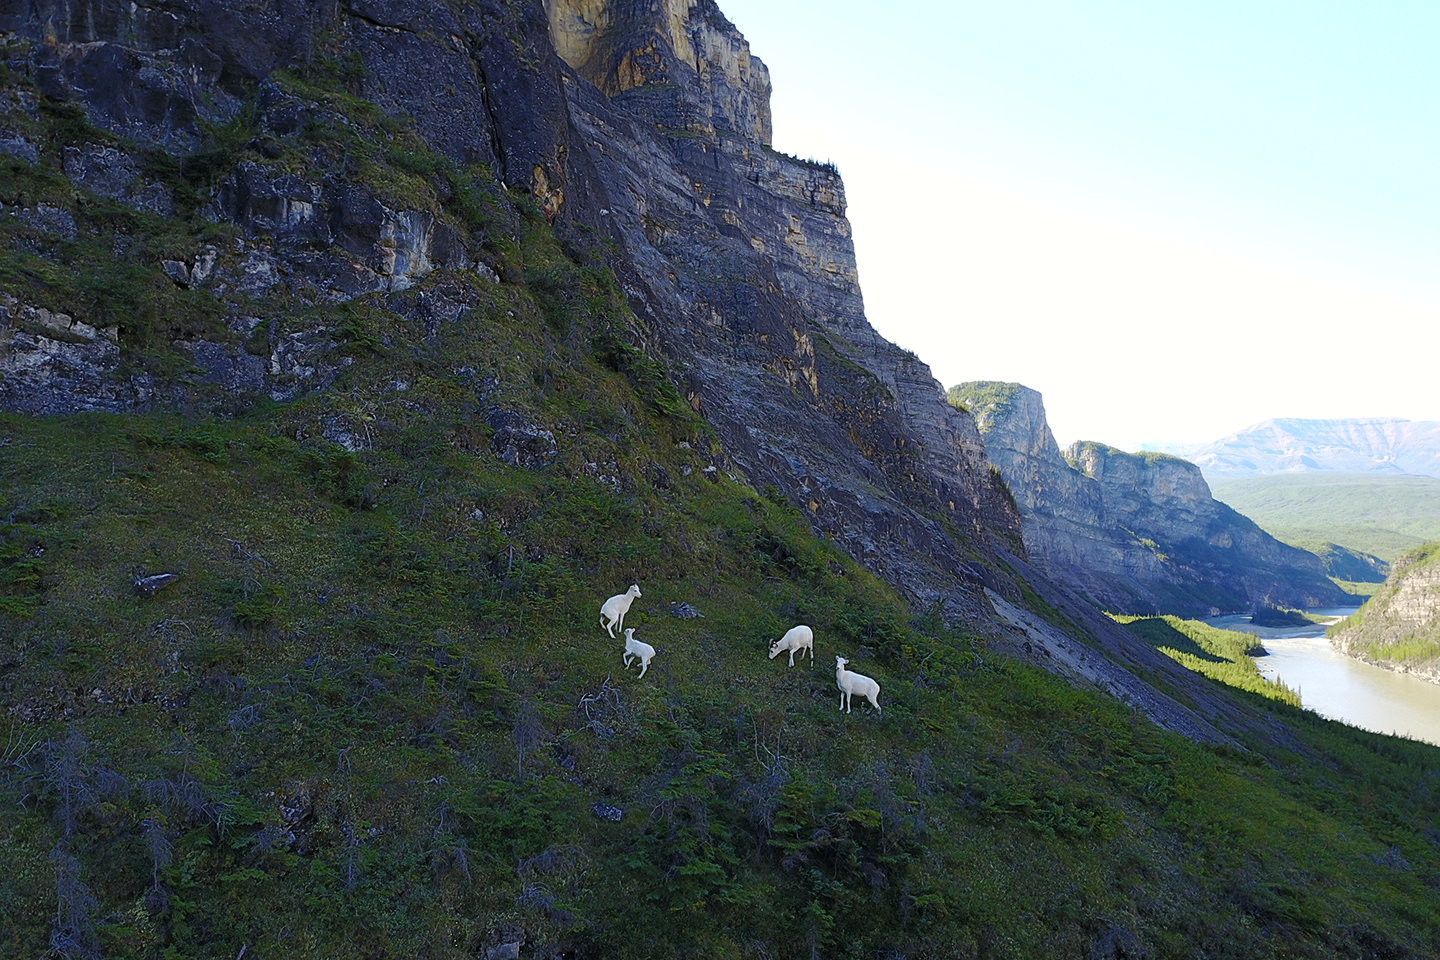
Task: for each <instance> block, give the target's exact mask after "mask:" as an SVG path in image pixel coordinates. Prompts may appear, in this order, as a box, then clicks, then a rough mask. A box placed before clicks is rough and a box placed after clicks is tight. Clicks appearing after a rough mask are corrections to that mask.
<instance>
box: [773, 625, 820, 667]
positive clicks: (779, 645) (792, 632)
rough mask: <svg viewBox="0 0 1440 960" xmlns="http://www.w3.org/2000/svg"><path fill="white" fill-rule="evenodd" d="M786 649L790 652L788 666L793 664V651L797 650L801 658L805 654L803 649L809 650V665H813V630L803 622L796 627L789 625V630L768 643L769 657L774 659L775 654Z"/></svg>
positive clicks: (777, 654)
mask: <svg viewBox="0 0 1440 960" xmlns="http://www.w3.org/2000/svg"><path fill="white" fill-rule="evenodd" d="M787 650H788V651H789V652H790V666H792V667H793V666H795V651H796V650H799V651H800V656H801V658H802V659H803V658H804V656H805V651H806V650H809V651H810V665H811V666H812V667H813V666H814V665H815V633H814V631H812V630H811V629H810V628H809V627H807V626H805V625H804V624H801V625H800V626H798V627H791V628H790V629H789V630H786V631H785V636H783V637H781V638H780V639H779V640H776V641H774V642H773V643H771V644H770V659H771V660H774V659H775V658H776V657H777V656H779V655H780V654H782V653H785V652H786V651H787Z"/></svg>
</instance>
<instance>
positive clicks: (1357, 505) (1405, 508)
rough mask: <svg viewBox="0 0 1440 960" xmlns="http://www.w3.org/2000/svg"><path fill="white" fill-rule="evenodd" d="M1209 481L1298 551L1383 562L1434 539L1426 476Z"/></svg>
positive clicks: (1436, 527)
mask: <svg viewBox="0 0 1440 960" xmlns="http://www.w3.org/2000/svg"><path fill="white" fill-rule="evenodd" d="M1211 486H1212V488H1213V489H1214V492H1215V498H1216V499H1217V500H1223V501H1224V502H1226V503H1228V504H1229V505H1230V506H1232V507H1234V508H1235V509H1236V510H1238V511H1240V512H1241V513H1243V514H1244V515H1245V516H1247V517H1249V518H1250V519H1252V520H1254V521H1255V522H1256V523H1258V524H1259V525H1260V526H1261V527H1262V528H1264V530H1265V531H1266V532H1267V533H1269V534H1270V535H1271V536H1273V537H1275V538H1276V539H1277V540H1283V541H1285V542H1286V543H1291V544H1294V545H1296V546H1299V547H1301V548H1302V549H1307V550H1308V549H1312V548H1313V547H1314V546H1315V545H1317V544H1326V543H1329V544H1344V545H1345V547H1348V548H1350V549H1352V550H1356V551H1360V552H1362V553H1363V554H1373V555H1374V556H1376V557H1378V558H1380V559H1381V560H1384V561H1387V562H1388V561H1391V560H1393V559H1395V557H1397V556H1399V555H1400V554H1402V553H1404V552H1405V551H1406V550H1410V549H1413V548H1415V547H1418V546H1420V545H1421V544H1422V543H1425V542H1426V541H1429V540H1435V539H1440V480H1437V479H1435V478H1433V477H1392V476H1372V475H1370V474H1353V473H1336V474H1329V473H1299V474H1276V475H1272V476H1265V477H1250V478H1247V479H1244V480H1226V481H1220V482H1217V483H1214V484H1212V485H1211ZM1322 557H1323V555H1322ZM1334 575H1338V574H1334V573H1332V576H1334ZM1347 579H1360V578H1359V577H1356V576H1355V575H1353V574H1351V575H1349V576H1348V577H1347Z"/></svg>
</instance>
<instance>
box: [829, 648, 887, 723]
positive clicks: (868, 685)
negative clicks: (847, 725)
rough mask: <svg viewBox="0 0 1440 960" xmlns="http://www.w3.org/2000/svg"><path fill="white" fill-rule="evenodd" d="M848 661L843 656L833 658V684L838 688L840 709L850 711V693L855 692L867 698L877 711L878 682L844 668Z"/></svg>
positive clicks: (878, 702) (878, 709)
mask: <svg viewBox="0 0 1440 960" xmlns="http://www.w3.org/2000/svg"><path fill="white" fill-rule="evenodd" d="M849 662H850V661H849V660H846V659H845V658H844V657H836V658H835V686H837V687H839V688H840V709H841V710H844V711H845V712H846V713H849V712H850V695H851V694H852V693H855V694H859V695H860V696H862V697H864V698H865V699H866V700H869V701H870V705H871V706H873V707H874V708H875V712H876V713H879V712H880V684H878V683H876V682H875V681H874V680H871V679H870V678H869V677H867V676H864V675H862V674H859V673H852V672H851V671H849V670H846V669H845V664H847V663H849Z"/></svg>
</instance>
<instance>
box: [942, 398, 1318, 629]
mask: <svg viewBox="0 0 1440 960" xmlns="http://www.w3.org/2000/svg"><path fill="white" fill-rule="evenodd" d="M950 397H951V399H952V400H954V401H956V402H958V403H961V404H963V405H965V406H966V407H967V408H968V409H969V410H970V411H971V412H972V414H973V415H974V416H975V418H976V421H977V423H978V424H979V426H980V430H981V432H982V433H983V435H984V438H985V446H986V452H987V455H988V456H989V458H990V460H991V461H992V462H993V463H994V464H995V465H996V467H997V468H998V469H999V470H1000V473H1001V474H1002V475H1003V476H1004V478H1005V481H1006V483H1007V484H1008V485H1009V487H1010V490H1011V492H1012V493H1013V495H1014V497H1015V500H1016V503H1017V504H1018V505H1019V509H1020V515H1021V517H1022V518H1023V520H1022V530H1023V535H1024V540H1025V547H1026V550H1027V551H1028V552H1029V554H1030V557H1031V559H1032V561H1035V562H1036V563H1038V564H1039V565H1041V567H1042V568H1043V569H1045V570H1047V571H1048V572H1049V573H1050V574H1051V575H1052V576H1054V577H1056V578H1057V579H1059V580H1061V581H1062V582H1065V583H1071V584H1077V585H1080V588H1081V589H1082V590H1083V591H1084V592H1085V593H1087V594H1088V595H1089V596H1090V597H1091V598H1092V599H1094V600H1095V601H1096V602H1098V603H1100V604H1101V605H1103V606H1106V607H1108V608H1110V609H1117V610H1123V611H1127V612H1137V613H1142V612H1153V611H1155V610H1156V609H1160V610H1164V611H1167V612H1175V613H1188V614H1197V613H1199V614H1205V613H1208V612H1209V611H1210V610H1211V608H1219V609H1221V610H1239V609H1248V608H1252V607H1255V606H1257V605H1262V604H1279V605H1286V606H1320V605H1331V604H1338V603H1341V602H1343V594H1341V592H1340V591H1339V590H1338V589H1337V588H1336V587H1335V586H1334V585H1333V584H1332V583H1331V582H1330V581H1329V580H1328V579H1327V578H1326V577H1325V576H1324V573H1323V571H1322V570H1321V566H1320V561H1319V559H1318V558H1316V557H1315V556H1314V555H1313V554H1309V553H1306V552H1305V551H1303V550H1297V549H1295V548H1294V547H1290V546H1287V545H1285V544H1283V543H1280V542H1279V541H1277V540H1275V539H1274V538H1273V537H1271V536H1270V535H1268V534H1266V533H1265V532H1264V531H1262V530H1260V529H1259V527H1257V526H1256V525H1255V524H1254V523H1252V522H1250V521H1249V520H1247V519H1246V518H1245V517H1243V516H1241V515H1240V514H1237V513H1236V512H1235V511H1233V510H1231V509H1230V508H1229V507H1227V506H1225V505H1224V504H1223V503H1219V502H1217V501H1216V500H1214V499H1213V498H1212V497H1211V495H1210V489H1209V487H1208V486H1207V484H1206V483H1205V480H1204V478H1203V477H1202V476H1201V474H1200V471H1199V469H1198V468H1197V467H1195V465H1194V464H1191V463H1189V462H1187V461H1184V460H1181V459H1178V458H1176V457H1171V456H1167V455H1165V454H1139V455H1137V454H1129V453H1124V452H1122V451H1119V450H1116V449H1115V448H1113V447H1108V446H1105V445H1104V444H1097V443H1088V442H1087V443H1076V444H1072V445H1071V446H1070V448H1069V449H1067V450H1066V451H1064V452H1063V453H1062V452H1061V451H1060V449H1059V446H1058V445H1057V444H1056V442H1055V438H1054V437H1053V436H1052V435H1051V433H1050V428H1049V426H1048V425H1047V423H1046V421H1045V408H1044V404H1043V402H1042V400H1041V397H1040V394H1039V393H1037V392H1036V391H1034V390H1031V389H1029V388H1028V387H1024V386H1021V385H1019V384H1009V383H993V382H976V383H967V384H961V385H960V386H957V387H955V388H954V389H953V390H951V392H950Z"/></svg>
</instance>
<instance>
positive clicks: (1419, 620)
mask: <svg viewBox="0 0 1440 960" xmlns="http://www.w3.org/2000/svg"><path fill="white" fill-rule="evenodd" d="M1327 636H1329V638H1330V643H1331V644H1332V645H1334V647H1335V648H1336V649H1337V650H1339V651H1340V652H1341V653H1344V654H1346V655H1348V656H1352V657H1356V658H1358V659H1360V660H1364V661H1366V662H1368V663H1373V664H1375V665H1376V666H1379V667H1385V668H1386V669H1388V670H1396V671H1399V672H1400V673H1408V674H1412V675H1414V676H1417V677H1421V678H1422V679H1425V680H1429V681H1431V682H1432V683H1440V543H1429V544H1426V545H1425V546H1423V547H1421V548H1419V549H1418V550H1413V551H1411V552H1410V553H1407V554H1405V555H1404V556H1402V557H1399V558H1397V559H1396V560H1395V562H1394V563H1392V564H1391V565H1390V576H1389V577H1388V578H1386V580H1385V585H1384V586H1383V587H1381V588H1380V589H1379V590H1377V591H1376V592H1375V595H1374V596H1372V597H1371V598H1370V599H1369V600H1368V601H1367V602H1366V603H1365V605H1364V606H1363V607H1361V608H1360V609H1359V610H1358V611H1356V612H1355V613H1354V614H1353V615H1352V616H1350V617H1349V618H1348V619H1346V620H1343V621H1341V622H1340V623H1338V624H1336V625H1335V626H1334V627H1331V628H1330V630H1329V631H1327Z"/></svg>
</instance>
